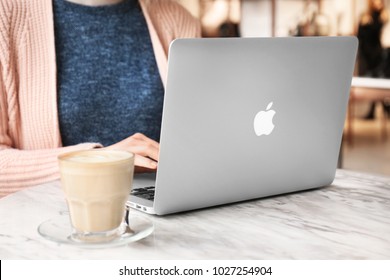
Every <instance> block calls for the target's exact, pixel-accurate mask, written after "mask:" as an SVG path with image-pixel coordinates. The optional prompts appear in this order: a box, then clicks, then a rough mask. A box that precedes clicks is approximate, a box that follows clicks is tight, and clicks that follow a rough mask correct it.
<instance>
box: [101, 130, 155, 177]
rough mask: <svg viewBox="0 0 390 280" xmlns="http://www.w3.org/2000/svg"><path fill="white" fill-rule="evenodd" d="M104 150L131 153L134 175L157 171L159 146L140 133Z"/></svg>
mask: <svg viewBox="0 0 390 280" xmlns="http://www.w3.org/2000/svg"><path fill="white" fill-rule="evenodd" d="M104 149H107V150H125V151H129V152H132V153H133V154H134V155H135V158H134V165H135V172H136V173H143V172H155V171H156V169H157V162H158V155H159V151H160V144H159V143H157V142H156V141H154V140H152V139H150V138H148V137H146V136H145V135H143V134H142V133H136V134H134V135H132V136H130V137H128V138H126V139H124V140H122V141H120V142H118V143H116V144H113V145H111V146H108V147H106V148H104Z"/></svg>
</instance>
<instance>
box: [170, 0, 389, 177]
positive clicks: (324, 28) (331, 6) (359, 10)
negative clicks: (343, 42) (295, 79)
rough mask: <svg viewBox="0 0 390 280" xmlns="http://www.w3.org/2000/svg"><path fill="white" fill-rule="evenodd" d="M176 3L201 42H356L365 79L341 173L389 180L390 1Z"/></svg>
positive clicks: (353, 102)
mask: <svg viewBox="0 0 390 280" xmlns="http://www.w3.org/2000/svg"><path fill="white" fill-rule="evenodd" d="M177 1H178V2H179V3H180V4H182V5H183V6H184V7H185V8H186V9H188V11H189V12H190V13H191V14H192V15H193V16H194V17H196V18H198V19H199V20H200V22H201V24H202V36H203V37H277V36H279V37H280V36H340V35H354V36H357V37H358V39H359V54H358V57H357V61H356V69H355V74H354V76H356V77H364V78H365V79H363V81H364V82H363V86H360V87H356V88H353V90H352V91H351V98H350V104H349V110H348V118H347V121H346V125H345V131H344V137H343V143H342V151H341V167H342V168H345V169H350V170H356V171H362V172H369V173H376V174H382V175H390V25H389V24H388V22H389V14H388V9H390V0H177ZM366 78H367V79H366ZM358 80H359V78H358ZM366 82H368V84H369V85H368V88H366V86H365V85H364V84H365V83H366ZM329 113H331V112H329Z"/></svg>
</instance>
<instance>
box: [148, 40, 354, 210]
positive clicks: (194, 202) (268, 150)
mask: <svg viewBox="0 0 390 280" xmlns="http://www.w3.org/2000/svg"><path fill="white" fill-rule="evenodd" d="M357 44H358V43H357V39H356V38H355V37H313V38H235V39H179V40H176V41H174V42H173V43H172V44H171V47H170V53H169V70H168V82H167V88H166V95H165V103H164V113H163V122H162V132H161V151H160V161H159V168H158V173H157V182H156V194H155V204H154V208H155V211H156V213H157V214H168V213H173V212H179V211H185V210H191V209H197V208H203V207H208V206H214V205H219V204H225V203H230V202H236V201H242V200H247V199H253V198H259V197H265V196H270V195H276V194H281V193H287V192H292V191H298V190H303V189H309V188H315V187H319V186H324V185H328V184H330V183H331V182H332V181H333V179H334V175H335V170H336V165H337V158H338V152H339V148H340V143H341V137H342V131H343V126H344V119H345V115H346V108H347V102H348V97H349V89H350V84H351V78H352V72H353V68H354V62H355V56H356V51H357ZM261 111H263V112H262V113H259V112H261ZM266 111H267V112H266ZM272 117H273V120H272ZM263 119H264V122H263V121H262V120H263ZM271 120H272V123H273V125H274V127H273V130H272V126H273V125H272V124H271V122H270V121H271ZM271 130H272V132H271ZM266 134H268V135H266Z"/></svg>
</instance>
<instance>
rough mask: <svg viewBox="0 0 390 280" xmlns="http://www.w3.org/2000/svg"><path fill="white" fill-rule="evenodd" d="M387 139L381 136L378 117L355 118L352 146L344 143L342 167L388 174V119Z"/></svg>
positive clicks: (388, 127) (389, 145) (389, 152)
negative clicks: (373, 118) (369, 118)
mask: <svg viewBox="0 0 390 280" xmlns="http://www.w3.org/2000/svg"><path fill="white" fill-rule="evenodd" d="M387 132H388V133H387V134H388V138H387V140H385V141H383V139H382V137H381V130H380V122H379V118H377V119H375V120H364V119H357V120H356V121H355V123H354V143H353V146H351V145H348V143H344V152H343V157H344V160H343V168H344V169H349V170H356V171H362V172H369V173H374V174H382V175H387V176H390V120H387Z"/></svg>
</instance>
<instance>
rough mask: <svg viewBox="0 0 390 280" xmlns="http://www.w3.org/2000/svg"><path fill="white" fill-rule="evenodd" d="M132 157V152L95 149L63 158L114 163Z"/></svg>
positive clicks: (75, 160)
mask: <svg viewBox="0 0 390 280" xmlns="http://www.w3.org/2000/svg"><path fill="white" fill-rule="evenodd" d="M132 157H133V155H132V154H131V153H126V152H123V151H115V150H112V151H108V150H93V151H83V152H78V153H71V154H68V155H64V156H63V157H62V159H64V160H66V161H69V162H74V163H114V162H118V161H122V160H128V159H131V158H132Z"/></svg>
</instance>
